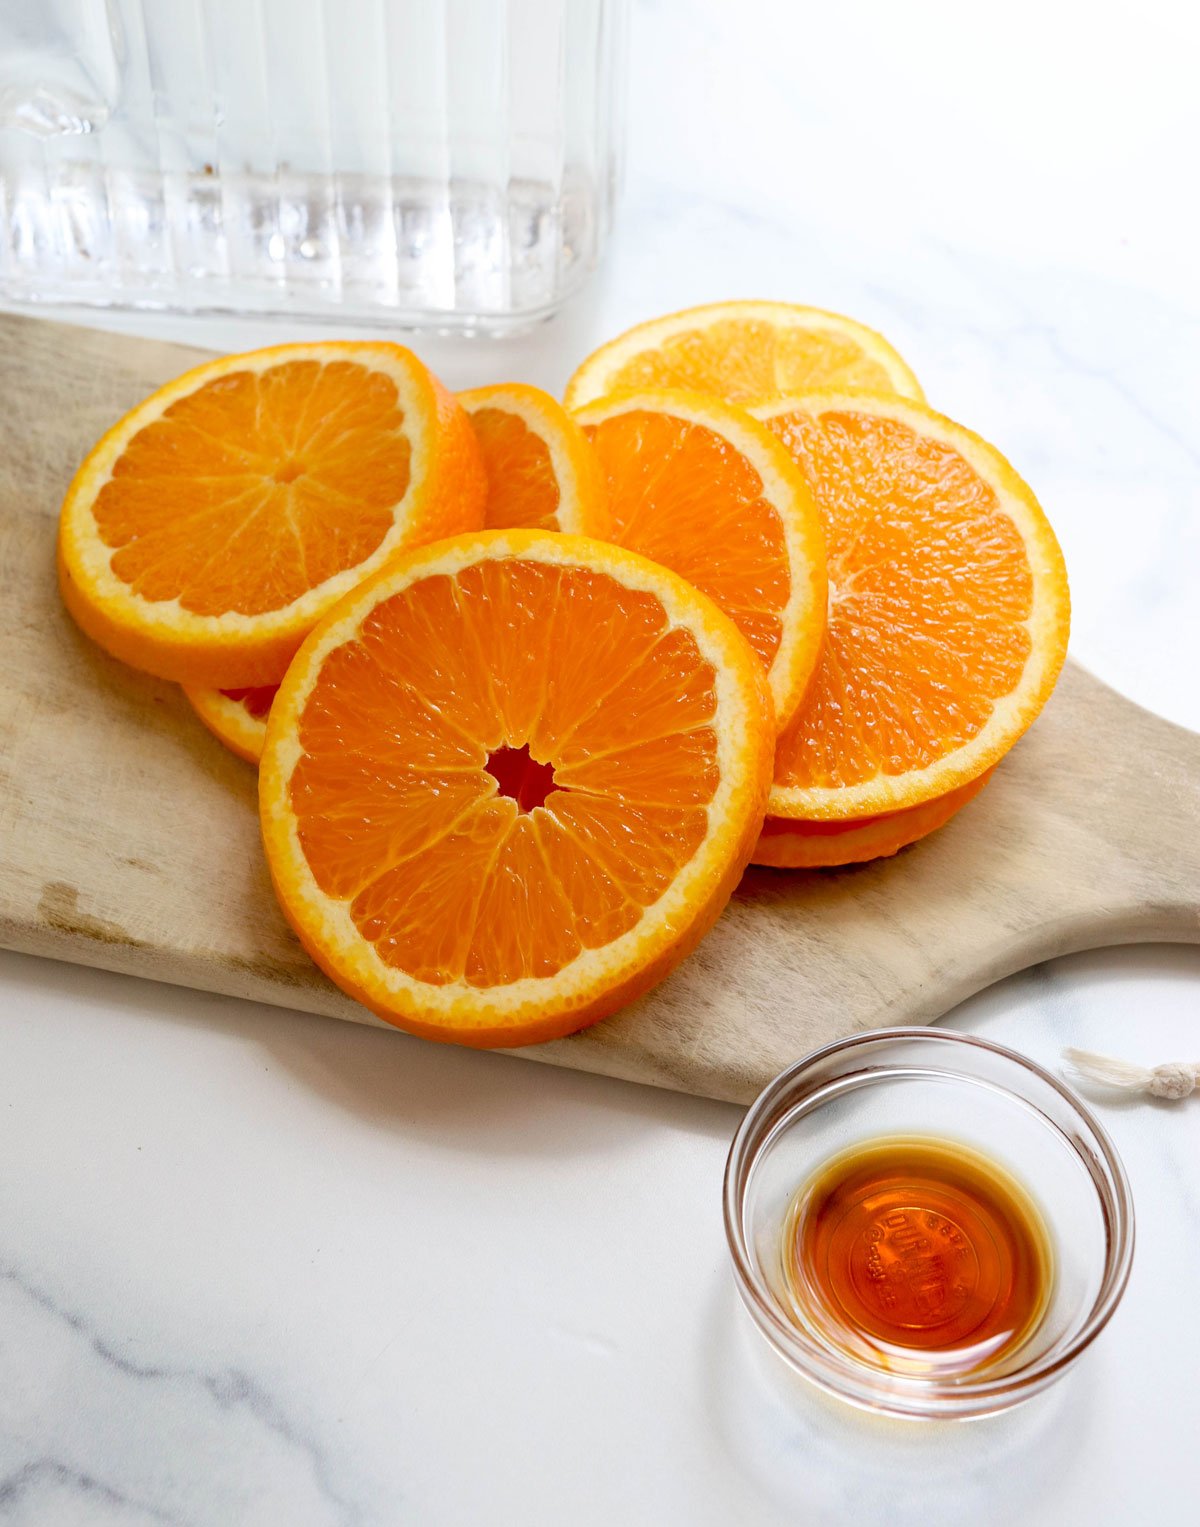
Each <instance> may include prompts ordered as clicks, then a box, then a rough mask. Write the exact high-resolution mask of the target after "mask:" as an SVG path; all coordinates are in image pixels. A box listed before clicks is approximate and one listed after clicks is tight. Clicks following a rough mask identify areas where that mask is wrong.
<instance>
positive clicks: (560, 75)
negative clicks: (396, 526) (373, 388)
mask: <svg viewBox="0 0 1200 1527" xmlns="http://www.w3.org/2000/svg"><path fill="white" fill-rule="evenodd" d="M625 23H626V0H4V3H3V5H0V209H2V216H3V232H2V237H0V293H2V294H3V295H4V296H5V297H7V298H9V299H13V300H18V301H33V302H73V303H88V304H95V305H98V306H103V307H108V306H119V307H138V308H172V309H176V310H183V311H193V312H194V311H204V310H219V311H224V312H234V313H286V314H291V315H294V316H305V317H314V318H329V317H331V316H334V315H337V316H340V317H345V318H353V319H354V320H356V321H358V322H364V321H365V322H371V321H375V322H380V323H387V324H389V325H401V326H411V327H426V328H437V329H452V330H475V329H482V330H490V331H497V332H500V331H507V330H511V329H513V328H515V327H520V326H522V325H524V324H528V323H531V322H533V321H535V320H537V319H539V318H542V317H545V316H546V315H548V314H549V313H551V312H553V311H554V310H555V309H556V308H557V307H558V306H559V304H560V303H561V302H562V301H563V300H564V299H565V298H566V297H567V296H568V295H569V294H570V293H571V292H573V291H574V290H575V289H576V288H577V287H578V286H579V285H580V283H581V282H582V281H583V279H584V278H585V277H586V275H587V274H588V272H589V271H590V270H591V269H592V268H593V266H594V265H595V264H596V261H597V260H598V258H599V256H600V253H601V250H602V248H603V246H604V243H605V240H606V237H607V234H608V231H609V226H610V223H611V219H612V213H613V205H614V200H615V196H616V190H617V183H618V179H619V171H620V158H621V126H622V110H621V107H622V98H621V91H622V87H623V84H624V44H625V30H626V27H625Z"/></svg>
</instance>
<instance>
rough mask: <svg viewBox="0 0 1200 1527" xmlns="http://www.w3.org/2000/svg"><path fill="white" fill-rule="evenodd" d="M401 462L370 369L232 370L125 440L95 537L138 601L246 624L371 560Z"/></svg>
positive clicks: (385, 387)
mask: <svg viewBox="0 0 1200 1527" xmlns="http://www.w3.org/2000/svg"><path fill="white" fill-rule="evenodd" d="M409 457H410V444H409V440H408V437H407V435H406V433H405V429H404V415H403V412H402V410H401V409H400V407H399V402H398V396H397V392H396V387H395V384H394V383H393V382H392V380H391V379H390V378H389V377H386V376H383V375H381V374H380V373H379V372H378V371H373V370H369V369H368V368H367V367H365V366H361V365H358V364H356V363H354V362H351V361H344V360H338V361H330V362H328V363H325V364H322V363H321V362H319V361H313V360H295V361H287V362H284V363H282V364H280V365H277V366H272V367H270V368H269V369H267V370H265V371H260V372H254V371H238V372H232V373H230V374H229V375H226V376H222V377H218V378H216V379H215V380H213V381H211V382H208V383H207V384H205V385H204V386H203V387H200V388H198V389H197V391H195V392H194V393H191V394H189V395H187V396H185V397H182V398H180V399H179V400H178V401H177V402H175V403H173V404H171V405H170V407H169V408H167V409H166V411H165V412H164V414H163V415H162V417H161V418H160V419H157V420H155V421H154V422H153V423H152V424H148V425H146V426H145V427H144V428H143V429H141V430H139V431H138V433H137V434H136V435H134V437H133V438H132V439H131V440H130V441H129V443H128V445H127V446H126V448H125V450H124V452H123V454H122V455H121V457H120V458H119V459H118V461H117V463H116V465H115V467H114V468H113V475H112V478H111V479H110V480H109V481H108V482H107V483H106V484H105V485H104V487H103V488H102V489H101V490H100V492H99V494H98V495H97V498H96V501H95V506H94V513H95V519H96V525H97V528H98V530H99V533H100V537H101V539H102V540H103V542H104V544H105V545H107V546H110V547H113V548H115V555H114V556H113V559H112V569H113V571H114V573H116V575H117V576H118V577H119V578H120V579H121V580H122V581H123V582H125V583H127V584H128V585H129V586H130V587H131V588H132V589H133V590H134V591H135V592H136V593H137V594H139V595H140V596H141V597H142V598H143V599H146V600H150V601H155V602H157V601H162V600H175V599H177V600H179V602H180V604H181V606H182V607H183V609H185V610H187V611H189V612H191V613H193V614H196V615H222V614H225V613H226V612H228V611H236V612H238V613H240V614H243V615H258V614H262V613H264V612H266V611H270V610H276V609H280V608H282V607H284V606H286V605H289V604H291V603H292V602H293V601H294V600H296V599H298V598H299V597H300V596H301V595H302V594H304V593H306V592H307V591H308V590H309V589H310V588H314V587H316V586H317V585H318V584H320V583H322V582H324V581H325V580H326V579H328V578H331V577H333V576H335V575H336V574H337V573H340V572H342V571H344V570H345V569H346V568H349V567H354V566H357V565H358V564H359V563H361V562H362V561H364V560H365V559H366V558H367V557H369V556H370V555H371V553H372V552H373V551H375V549H376V548H377V547H378V546H379V544H380V542H381V541H382V540H383V538H384V536H385V535H386V534H387V532H388V531H389V530H390V529H391V527H392V525H393V523H394V516H393V509H394V506H395V504H396V503H397V501H398V500H399V499H400V498H402V497H403V495H404V492H405V490H406V488H407V486H408V482H409ZM281 462H282V466H281V465H280V463H281ZM164 497H166V503H167V505H168V507H169V509H170V513H164V512H163V511H164ZM348 511H352V512H348Z"/></svg>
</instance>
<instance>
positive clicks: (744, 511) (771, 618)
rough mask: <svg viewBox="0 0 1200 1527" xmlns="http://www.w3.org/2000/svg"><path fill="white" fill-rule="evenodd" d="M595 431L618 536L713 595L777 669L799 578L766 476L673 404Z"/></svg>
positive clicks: (591, 430) (588, 429)
mask: <svg viewBox="0 0 1200 1527" xmlns="http://www.w3.org/2000/svg"><path fill="white" fill-rule="evenodd" d="M585 433H586V434H587V436H588V438H589V439H590V440H591V442H592V446H593V447H594V449H595V451H596V454H597V456H598V457H599V459H600V466H601V469H602V471H603V472H604V474H605V477H606V478H607V481H608V489H609V508H610V513H611V514H612V517H613V529H612V539H613V540H614V541H616V542H617V544H618V545H622V546H632V547H635V548H636V549H637V550H638V551H639V552H641V554H642V555H643V556H646V557H650V558H652V559H653V560H654V561H655V562H661V563H662V564H663V566H664V567H669V568H671V569H672V570H673V571H674V572H677V573H678V574H679V575H680V576H681V577H683V578H686V579H687V580H688V582H689V583H691V584H692V585H693V586H694V587H696V588H698V589H700V591H701V592H702V593H705V594H707V595H708V596H709V598H710V599H712V600H713V601H714V602H715V603H716V604H717V605H719V606H720V608H721V609H722V610H724V611H725V613H726V614H727V615H728V616H729V617H730V618H731V619H732V620H733V622H734V624H735V625H736V626H737V628H738V630H739V631H740V632H741V633H742V635H743V636H744V637H745V638H746V640H747V641H748V642H749V643H750V645H751V647H752V648H753V649H754V651H755V652H756V653H757V655H758V657H759V658H760V659H761V661H762V664H763V667H764V668H770V666H771V663H772V661H773V660H774V657H775V654H776V652H777V651H778V650H779V642H780V637H781V635H782V631H783V622H782V620H781V618H780V613H779V612H780V611H781V610H782V608H783V607H784V605H786V604H787V600H788V593H789V579H788V559H787V546H786V542H785V539H784V532H783V525H782V523H781V522H780V520H779V517H778V516H777V515H776V514H775V512H774V510H773V509H772V507H771V505H770V504H769V503H768V502H767V501H766V499H765V498H764V497H763V492H762V489H763V483H762V478H761V477H760V476H759V475H758V473H757V472H756V471H755V470H754V468H753V467H752V466H751V465H750V463H749V462H748V461H747V460H746V459H745V457H744V456H741V455H739V454H738V453H737V452H736V451H734V450H732V449H731V448H730V446H729V444H728V442H727V441H725V440H723V439H722V438H721V436H720V435H719V434H717V433H716V431H714V430H712V429H708V428H706V427H705V426H704V425H702V424H696V423H694V422H693V421H691V420H689V419H682V418H675V417H673V416H671V415H669V414H666V413H651V412H649V411H638V412H636V413H627V414H618V415H617V416H616V417H614V418H611V419H608V420H606V421H605V422H604V423H603V424H600V425H585ZM714 548H719V551H718V553H717V554H714Z"/></svg>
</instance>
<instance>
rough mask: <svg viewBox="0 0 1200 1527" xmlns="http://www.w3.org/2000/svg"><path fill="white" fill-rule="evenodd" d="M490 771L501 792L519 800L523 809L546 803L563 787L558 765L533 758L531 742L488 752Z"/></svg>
mask: <svg viewBox="0 0 1200 1527" xmlns="http://www.w3.org/2000/svg"><path fill="white" fill-rule="evenodd" d="M487 771H488V773H489V774H490V775H491V776H492V778H493V779H494V780H495V781H496V783H497V785H499V787H500V794H501V795H503V796H506V797H507V798H508V799H509V800H510V801H516V803H517V807H518V809H519V810H521V811H533V810H534V809H535V808H536V807H538V806H544V805H545V804H546V802H547V801H548V800H549V798H550V797H551V795H553V794H554V792H555V791H556V790H557V789H559V785H558V782H557V780H556V779H555V778H554V765H553V764H548V763H538V761H537V759H536V758H532V757H531V756H530V753H529V744H528V743H526V744H525V746H524V747H520V748H509V747H503V748H494V749H493V750H492V751H491V752H490V753H489V754H488V761H487Z"/></svg>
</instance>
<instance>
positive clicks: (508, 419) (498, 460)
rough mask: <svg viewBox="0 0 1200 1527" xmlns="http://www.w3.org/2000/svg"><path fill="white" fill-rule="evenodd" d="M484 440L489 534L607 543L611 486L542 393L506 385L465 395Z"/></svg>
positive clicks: (577, 432) (558, 407) (568, 421)
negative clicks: (551, 533)
mask: <svg viewBox="0 0 1200 1527" xmlns="http://www.w3.org/2000/svg"><path fill="white" fill-rule="evenodd" d="M458 401H459V402H460V403H461V404H462V406H463V408H465V409H466V411H467V415H468V417H469V418H470V420H471V423H472V425H473V426H474V429H475V436H476V439H477V440H478V441H479V449H480V454H481V455H482V457H483V466H484V471H485V472H486V473H487V481H488V495H487V508H486V511H485V514H484V524H485V525H486V526H487V527H488V529H489V530H492V529H495V530H507V529H509V528H510V527H513V526H524V527H525V528H527V529H529V530H565V531H569V532H570V533H571V534H573V535H588V536H604V535H607V533H608V510H607V505H606V502H605V494H604V482H603V479H602V478H601V476H600V468H599V467H598V465H597V463H596V457H595V455H594V453H593V452H592V450H591V447H590V446H589V445H588V443H587V441H586V440H585V439H584V435H583V431H582V430H581V429H580V428H579V425H578V424H576V423H575V421H574V419H572V418H571V416H570V414H569V413H567V411H566V409H565V408H564V407H563V406H562V404H561V403H559V402H558V401H557V399H555V398H552V397H551V396H550V394H549V393H548V392H543V391H542V390H541V388H540V387H527V386H526V385H525V384H524V383H523V382H501V383H499V384H498V385H497V386H495V387H476V388H475V389H474V390H473V391H471V392H460V393H459V395H458Z"/></svg>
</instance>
